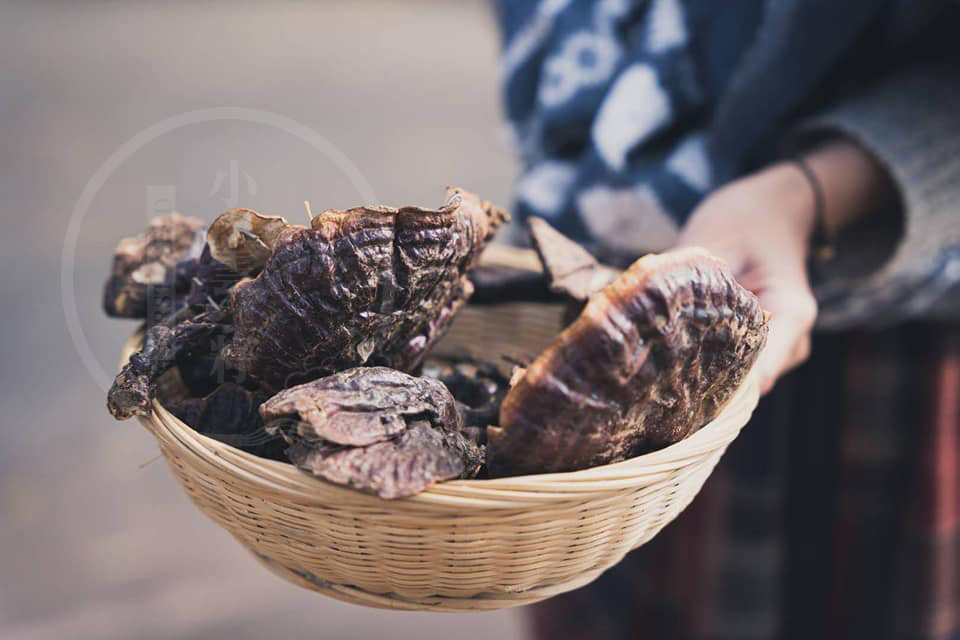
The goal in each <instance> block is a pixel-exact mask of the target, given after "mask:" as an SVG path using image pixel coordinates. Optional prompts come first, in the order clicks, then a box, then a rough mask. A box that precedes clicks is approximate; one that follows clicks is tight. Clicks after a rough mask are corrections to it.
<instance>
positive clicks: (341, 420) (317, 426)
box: [260, 367, 460, 446]
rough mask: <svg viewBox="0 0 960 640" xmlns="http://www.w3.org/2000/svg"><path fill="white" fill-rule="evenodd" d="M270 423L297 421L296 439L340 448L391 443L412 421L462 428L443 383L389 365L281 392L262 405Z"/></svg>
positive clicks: (364, 369)
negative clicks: (339, 446)
mask: <svg viewBox="0 0 960 640" xmlns="http://www.w3.org/2000/svg"><path fill="white" fill-rule="evenodd" d="M260 414H261V415H262V416H263V419H264V420H265V421H266V422H268V423H269V422H272V421H275V420H278V419H283V418H292V417H294V418H296V419H297V435H298V436H300V437H302V438H306V439H307V440H310V441H314V440H318V439H322V440H325V441H327V442H330V443H333V444H339V445H351V446H364V445H369V444H374V443H376V442H383V441H384V440H388V439H390V438H392V437H394V436H396V435H398V434H400V433H401V432H403V431H404V430H406V428H407V421H409V420H410V419H412V418H417V419H421V420H427V421H428V422H429V423H431V424H435V425H437V426H441V427H442V428H444V429H447V430H453V431H457V430H459V429H460V418H459V416H458V414H457V408H456V405H455V403H454V399H453V396H451V395H450V392H449V391H448V390H447V388H446V387H445V386H443V384H442V383H441V382H439V381H437V380H431V379H429V378H415V377H413V376H410V375H407V374H405V373H401V372H400V371H397V370H395V369H388V368H386V367H358V368H356V369H348V370H347V371H342V372H340V373H336V374H334V375H332V376H328V377H326V378H320V379H319V380H314V381H313V382H308V383H306V384H302V385H299V386H297V387H293V388H291V389H286V390H284V391H281V392H280V393H278V394H277V395H275V396H273V397H272V398H270V399H269V400H267V401H266V402H265V403H264V404H263V405H262V406H261V407H260Z"/></svg>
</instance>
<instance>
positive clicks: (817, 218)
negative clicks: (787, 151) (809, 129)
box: [792, 156, 836, 262]
mask: <svg viewBox="0 0 960 640" xmlns="http://www.w3.org/2000/svg"><path fill="white" fill-rule="evenodd" d="M792 160H793V163H794V164H795V165H796V167H797V168H798V169H799V170H800V173H802V174H803V175H804V176H805V177H806V179H807V182H808V183H809V184H810V191H811V192H812V193H813V232H812V233H811V235H810V244H811V245H812V246H813V250H812V252H811V255H812V256H813V258H814V260H816V261H817V262H827V261H829V260H831V259H832V258H833V256H834V255H835V254H836V245H835V242H834V237H833V235H832V234H831V233H830V229H829V228H828V227H827V220H826V214H827V201H826V198H825V197H824V195H823V186H822V185H821V184H820V179H819V178H818V177H817V174H816V173H814V171H813V169H811V168H810V165H808V164H807V162H806V160H805V159H804V158H803V157H802V156H795V157H793V158H792Z"/></svg>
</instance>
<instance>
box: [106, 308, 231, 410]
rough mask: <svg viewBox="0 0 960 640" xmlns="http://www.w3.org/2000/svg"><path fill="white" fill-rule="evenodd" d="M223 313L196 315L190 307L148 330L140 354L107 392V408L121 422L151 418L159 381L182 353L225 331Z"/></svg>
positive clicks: (204, 345)
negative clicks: (136, 418) (138, 418)
mask: <svg viewBox="0 0 960 640" xmlns="http://www.w3.org/2000/svg"><path fill="white" fill-rule="evenodd" d="M224 320H225V314H224V313H223V312H221V311H212V312H204V313H201V314H196V313H194V312H193V311H192V310H191V309H190V308H189V307H188V308H185V309H181V310H180V311H179V312H177V313H176V314H174V315H173V316H170V317H169V318H166V319H165V320H164V321H163V322H161V323H158V324H156V325H154V326H152V327H150V329H148V330H147V333H146V335H145V336H144V339H143V347H141V349H140V351H138V352H136V353H134V354H133V355H131V356H130V360H129V361H128V362H127V363H126V364H125V365H124V366H123V368H122V369H121V370H120V373H118V374H117V377H116V378H115V379H114V381H113V386H111V387H110V390H109V391H108V392H107V409H109V411H110V414H111V415H112V416H113V417H114V418H116V419H117V420H125V419H127V418H131V417H133V416H135V415H140V416H148V415H150V412H151V402H152V400H153V397H154V394H155V392H156V387H155V382H156V380H157V378H159V377H160V375H161V374H163V373H164V372H166V371H168V370H169V369H170V368H172V367H173V366H174V365H175V364H176V359H177V356H178V354H180V353H181V352H184V351H188V350H191V349H197V350H202V349H203V348H205V347H206V348H208V346H209V345H210V344H211V343H213V344H216V343H217V338H220V339H222V336H223V335H224V331H225V329H226V328H225V325H224Z"/></svg>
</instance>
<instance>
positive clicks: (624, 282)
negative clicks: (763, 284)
mask: <svg viewBox="0 0 960 640" xmlns="http://www.w3.org/2000/svg"><path fill="white" fill-rule="evenodd" d="M766 334H767V318H766V314H765V313H764V311H763V310H762V309H761V308H760V304H759V302H758V300H757V298H756V296H754V295H753V294H752V293H750V292H749V291H747V290H746V289H744V288H743V287H741V286H740V285H739V284H738V283H737V282H736V280H734V278H733V275H732V274H731V273H730V271H729V270H728V269H727V267H726V266H725V264H724V263H723V262H722V261H720V260H718V259H717V258H714V257H713V256H711V255H710V254H709V253H707V252H706V251H704V250H702V249H681V250H677V251H674V252H671V253H666V254H662V255H651V256H647V257H645V258H641V259H640V260H638V261H637V262H636V263H634V264H633V265H632V266H631V267H630V268H629V269H628V270H627V271H626V272H625V273H624V274H623V275H622V276H621V277H620V278H619V279H618V280H616V281H615V282H614V283H612V284H611V285H609V286H608V287H606V288H605V289H603V291H601V292H600V293H598V294H596V295H594V296H593V297H592V298H591V299H590V302H589V303H588V304H587V306H586V308H585V309H584V311H583V313H581V314H580V317H579V318H578V319H577V320H576V322H574V324H572V325H571V326H570V327H568V328H567V329H565V330H564V331H563V332H562V333H561V334H560V335H559V336H558V337H557V338H556V339H555V340H554V341H553V343H552V344H551V345H550V346H549V347H548V348H547V349H546V350H545V351H544V352H543V353H542V354H541V355H540V356H539V357H538V358H537V359H536V360H535V361H534V362H533V363H532V364H531V365H530V366H529V367H528V368H527V370H526V372H525V373H523V374H522V376H521V377H520V379H519V380H518V381H517V382H516V385H515V386H514V387H513V388H512V389H511V390H510V391H509V392H508V393H507V396H506V398H505V399H504V401H503V405H502V407H501V410H500V426H499V427H490V428H488V430H487V438H488V444H487V465H488V469H489V471H490V473H491V475H492V476H493V475H500V476H502V475H511V474H524V473H539V472H554V471H570V470H576V469H583V468H587V467H592V466H596V465H602V464H608V463H611V462H616V461H619V460H624V459H626V458H629V457H632V456H634V455H638V454H640V453H643V452H646V451H650V450H654V449H657V448H661V447H664V446H666V445H669V444H672V443H674V442H677V441H679V440H681V439H683V438H684V437H686V436H687V435H689V434H690V433H691V432H693V431H694V430H696V429H698V428H700V427H701V426H703V425H704V424H705V423H707V422H709V421H710V420H711V419H712V418H714V417H715V416H716V415H717V413H719V411H720V410H721V409H722V408H723V406H724V404H725V403H726V402H727V401H728V400H729V399H730V397H731V395H732V394H733V392H734V391H735V390H736V389H737V387H738V386H739V385H740V383H741V382H742V380H743V379H744V377H745V376H746V374H747V372H748V371H749V369H750V367H751V366H752V365H753V362H754V360H755V359H756V356H757V354H758V353H759V351H760V349H761V348H762V346H763V344H764V341H765V339H766Z"/></svg>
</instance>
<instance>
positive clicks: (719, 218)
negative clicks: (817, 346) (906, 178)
mask: <svg viewBox="0 0 960 640" xmlns="http://www.w3.org/2000/svg"><path fill="white" fill-rule="evenodd" d="M805 162H806V164H807V166H808V167H809V168H810V169H811V170H812V171H813V172H814V174H815V176H816V177H817V180H818V182H819V183H820V186H821V189H822V190H823V195H824V200H825V210H824V218H825V223H826V225H827V226H828V228H829V229H831V230H836V229H839V228H841V227H843V226H845V225H847V224H849V223H850V222H851V221H853V220H854V219H856V218H857V217H859V216H860V215H862V214H863V213H864V212H866V211H868V210H871V209H873V208H876V207H878V206H879V205H880V204H882V202H883V201H884V200H886V199H887V198H889V197H890V195H891V194H892V193H893V188H892V185H891V183H890V180H889V178H888V177H887V175H886V173H885V172H884V171H883V169H882V168H880V167H879V166H878V165H877V164H876V162H875V161H874V160H873V159H872V158H871V157H870V156H869V155H867V154H866V153H865V152H864V151H863V150H862V149H861V148H860V147H859V146H857V145H855V144H854V143H852V142H849V141H846V140H837V141H835V142H832V143H830V144H829V145H826V146H823V147H819V148H817V149H816V150H815V151H813V152H812V153H810V154H808V155H807V156H806V157H805ZM815 206H816V203H815V201H814V192H813V189H812V188H811V184H810V182H809V180H808V179H807V177H806V176H805V175H804V174H803V172H802V171H801V170H800V168H799V167H798V166H797V165H796V164H793V163H786V162H785V163H777V164H774V165H771V166H770V167H768V168H767V169H764V170H762V171H760V172H758V173H755V174H752V175H750V176H747V177H745V178H741V179H739V180H736V181H734V182H732V183H730V184H728V185H726V186H724V187H722V188H721V189H719V190H717V191H715V192H714V193H712V194H711V195H710V196H708V197H707V198H706V199H705V200H704V201H703V202H702V203H701V204H700V206H699V207H697V209H696V210H695V211H694V212H693V214H692V215H691V217H690V219H689V221H688V222H687V224H686V226H685V228H684V230H683V232H682V234H681V237H680V245H687V246H690V245H696V246H700V247H704V248H705V249H707V250H708V251H710V252H711V253H713V254H715V255H716V256H718V257H720V258H722V259H724V260H726V261H727V263H728V264H729V265H730V268H731V269H732V270H733V272H734V274H735V276H736V278H737V280H738V281H739V282H740V283H741V284H742V285H743V286H744V287H746V288H747V289H750V290H751V291H753V292H754V293H756V294H757V296H758V297H759V298H760V304H761V305H762V306H763V308H764V309H766V310H767V311H769V312H770V332H769V335H768V337H767V344H766V347H765V348H764V350H763V351H762V352H761V353H760V356H759V357H758V359H757V363H756V365H755V368H754V371H756V372H757V375H758V377H759V381H760V389H761V392H762V393H766V392H767V391H769V390H770V388H771V387H772V386H773V384H774V382H776V380H777V379H778V378H779V377H780V376H782V375H783V374H784V373H786V372H787V371H789V370H790V369H793V368H794V367H796V366H797V365H799V364H800V363H802V362H803V361H804V360H806V359H807V357H808V356H809V354H810V336H811V331H812V330H813V326H814V323H815V321H816V317H817V303H816V300H815V298H814V296H813V292H812V290H811V288H810V281H809V278H808V276H807V266H806V265H807V256H808V252H809V245H810V236H811V233H812V230H813V227H814V224H815Z"/></svg>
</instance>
